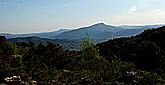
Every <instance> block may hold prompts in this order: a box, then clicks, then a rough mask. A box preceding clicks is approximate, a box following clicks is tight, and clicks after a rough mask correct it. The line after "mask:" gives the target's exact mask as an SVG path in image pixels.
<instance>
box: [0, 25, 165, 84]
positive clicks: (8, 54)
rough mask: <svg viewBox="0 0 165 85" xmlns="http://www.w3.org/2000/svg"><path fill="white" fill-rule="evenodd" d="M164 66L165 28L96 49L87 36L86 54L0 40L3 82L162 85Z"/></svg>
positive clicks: (84, 44)
mask: <svg viewBox="0 0 165 85" xmlns="http://www.w3.org/2000/svg"><path fill="white" fill-rule="evenodd" d="M164 65H165V27H161V28H158V29H153V30H146V31H145V32H143V33H142V34H140V35H137V36H134V37H128V38H118V39H114V40H109V41H107V42H103V43H100V44H97V45H95V43H93V41H90V40H89V38H88V37H87V38H85V39H84V41H83V42H82V44H81V51H69V50H64V49H63V48H62V47H61V46H60V45H58V44H52V43H48V44H47V45H43V44H41V43H40V44H38V45H34V44H33V43H25V42H19V43H11V42H7V41H6V40H5V37H0V82H3V81H4V80H3V79H4V77H7V76H13V75H19V76H21V79H22V80H23V81H29V80H36V81H37V82H38V83H41V82H47V83H55V84H61V83H67V84H98V85H101V84H108V85H109V84H110V85H125V84H126V85H132V84H133V85H134V84H135V85H155V84H157V85H162V84H164V83H165V68H164Z"/></svg>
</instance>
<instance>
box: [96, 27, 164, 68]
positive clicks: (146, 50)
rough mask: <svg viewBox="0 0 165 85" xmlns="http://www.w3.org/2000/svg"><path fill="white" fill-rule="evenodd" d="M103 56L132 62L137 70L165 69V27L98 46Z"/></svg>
mask: <svg viewBox="0 0 165 85" xmlns="http://www.w3.org/2000/svg"><path fill="white" fill-rule="evenodd" d="M98 46H99V51H100V54H101V55H102V56H106V57H107V58H108V59H109V60H110V61H111V59H112V58H117V59H121V60H124V61H131V62H133V63H135V64H136V67H137V68H140V69H143V70H144V69H145V70H152V71H158V70H160V69H162V68H164V67H162V64H163V63H164V59H165V49H164V48H165V27H160V28H158V29H148V30H145V31H144V32H143V33H142V34H139V35H136V36H133V37H128V38H118V39H113V40H109V41H107V42H103V43H100V44H98Z"/></svg>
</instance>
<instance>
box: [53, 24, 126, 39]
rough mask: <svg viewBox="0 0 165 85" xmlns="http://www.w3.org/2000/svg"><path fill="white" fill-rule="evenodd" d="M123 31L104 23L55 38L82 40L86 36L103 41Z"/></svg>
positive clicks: (64, 33)
mask: <svg viewBox="0 0 165 85" xmlns="http://www.w3.org/2000/svg"><path fill="white" fill-rule="evenodd" d="M121 30H124V29H123V28H120V27H115V26H111V25H105V24H104V23H98V24H95V25H92V26H89V27H83V28H79V29H76V30H71V31H67V32H63V33H61V34H59V35H57V36H56V38H57V39H82V38H84V37H85V36H86V35H88V36H89V37H90V38H91V39H94V40H105V39H108V38H112V36H113V34H114V33H115V32H118V31H121Z"/></svg>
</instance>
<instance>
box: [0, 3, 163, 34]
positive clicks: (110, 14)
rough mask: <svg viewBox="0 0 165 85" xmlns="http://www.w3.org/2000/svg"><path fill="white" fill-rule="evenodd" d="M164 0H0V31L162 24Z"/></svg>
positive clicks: (38, 30) (41, 30) (26, 31)
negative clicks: (103, 24) (100, 23)
mask: <svg viewBox="0 0 165 85" xmlns="http://www.w3.org/2000/svg"><path fill="white" fill-rule="evenodd" d="M164 4H165V0H0V33H3V32H5V33H6V32H7V33H31V32H45V31H54V30H57V29H61V28H79V27H83V26H88V25H91V24H95V23H99V22H104V23H106V24H110V25H146V24H164V23H165V5H164Z"/></svg>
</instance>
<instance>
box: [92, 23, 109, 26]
mask: <svg viewBox="0 0 165 85" xmlns="http://www.w3.org/2000/svg"><path fill="white" fill-rule="evenodd" d="M105 25H106V24H105V23H97V24H94V25H93V26H105Z"/></svg>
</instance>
